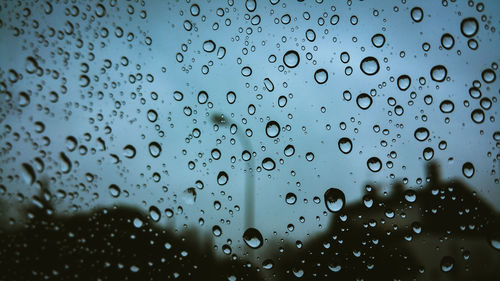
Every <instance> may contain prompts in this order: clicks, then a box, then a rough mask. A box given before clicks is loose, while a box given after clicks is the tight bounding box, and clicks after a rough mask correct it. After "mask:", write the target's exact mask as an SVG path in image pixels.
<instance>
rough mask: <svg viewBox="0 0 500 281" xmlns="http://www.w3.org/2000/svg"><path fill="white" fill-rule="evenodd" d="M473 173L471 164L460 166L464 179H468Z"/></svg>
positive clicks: (466, 163)
mask: <svg viewBox="0 0 500 281" xmlns="http://www.w3.org/2000/svg"><path fill="white" fill-rule="evenodd" d="M474 172H475V169H474V165H472V163H471V162H465V163H464V165H463V166H462V173H463V174H464V177H466V178H468V179H470V178H472V177H473V176H474Z"/></svg>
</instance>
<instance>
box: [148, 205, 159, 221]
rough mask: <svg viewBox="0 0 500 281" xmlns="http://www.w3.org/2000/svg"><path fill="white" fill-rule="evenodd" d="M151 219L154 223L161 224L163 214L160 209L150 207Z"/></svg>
mask: <svg viewBox="0 0 500 281" xmlns="http://www.w3.org/2000/svg"><path fill="white" fill-rule="evenodd" d="M149 217H150V218H151V219H152V220H153V221H154V222H159V221H160V219H161V212H160V209H158V208H157V207H156V206H151V207H149Z"/></svg>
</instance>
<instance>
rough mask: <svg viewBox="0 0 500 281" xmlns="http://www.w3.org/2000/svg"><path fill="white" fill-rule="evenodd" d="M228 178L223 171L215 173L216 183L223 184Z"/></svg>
mask: <svg viewBox="0 0 500 281" xmlns="http://www.w3.org/2000/svg"><path fill="white" fill-rule="evenodd" d="M228 180H229V176H228V175H227V173H226V172H224V171H220V172H219V174H218V175H217V183H218V184H219V185H225V184H226V183H227V182H228Z"/></svg>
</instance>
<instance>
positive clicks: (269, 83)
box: [264, 78, 274, 92]
mask: <svg viewBox="0 0 500 281" xmlns="http://www.w3.org/2000/svg"><path fill="white" fill-rule="evenodd" d="M264 87H266V89H267V91H268V92H272V91H274V84H273V81H271V79H269V78H265V79H264Z"/></svg>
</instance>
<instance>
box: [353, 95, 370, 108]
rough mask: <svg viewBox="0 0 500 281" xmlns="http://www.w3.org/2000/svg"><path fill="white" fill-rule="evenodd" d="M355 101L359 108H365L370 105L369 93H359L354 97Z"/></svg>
mask: <svg viewBox="0 0 500 281" xmlns="http://www.w3.org/2000/svg"><path fill="white" fill-rule="evenodd" d="M356 103H357V104H358V106H359V108H361V109H363V110H366V109H368V108H370V106H371V105H372V97H370V95H368V94H367V93H361V94H359V95H358V97H357V98H356Z"/></svg>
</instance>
